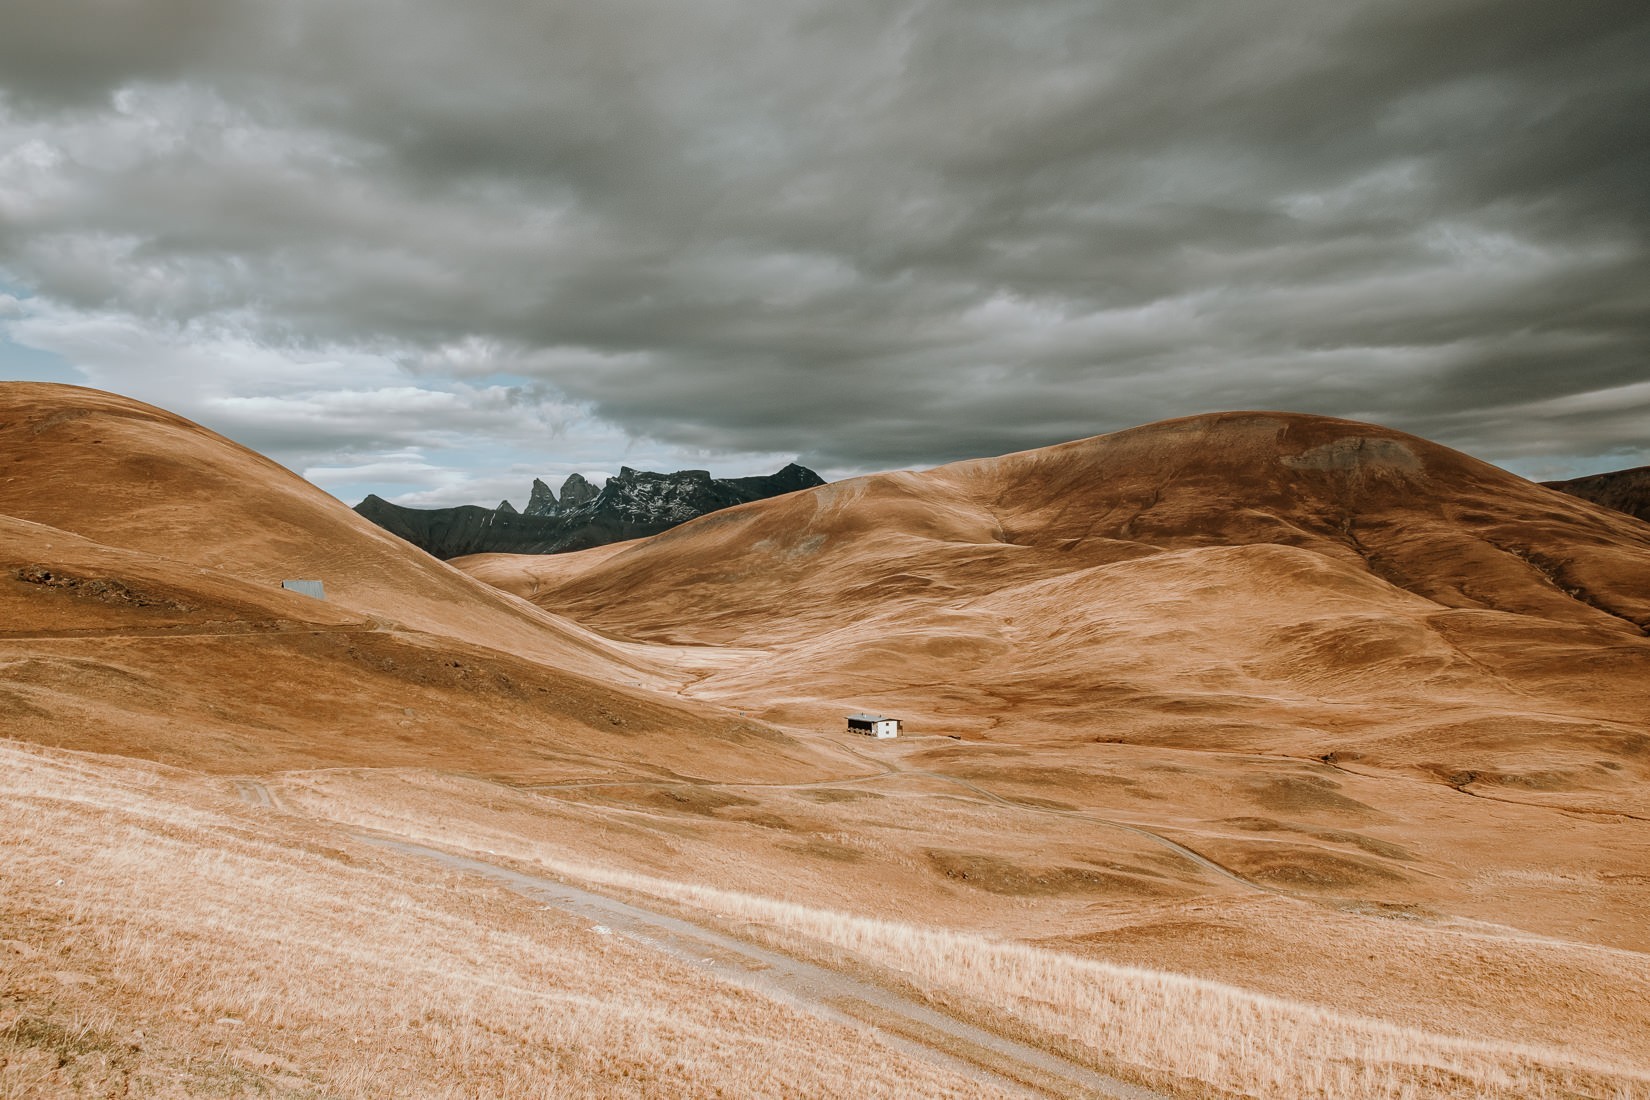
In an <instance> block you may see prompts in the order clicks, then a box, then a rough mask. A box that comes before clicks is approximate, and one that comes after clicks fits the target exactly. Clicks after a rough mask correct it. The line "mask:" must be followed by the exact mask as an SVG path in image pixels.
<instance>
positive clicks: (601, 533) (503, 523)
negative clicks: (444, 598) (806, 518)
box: [356, 462, 824, 558]
mask: <svg viewBox="0 0 1650 1100" xmlns="http://www.w3.org/2000/svg"><path fill="white" fill-rule="evenodd" d="M823 484H824V481H823V479H821V478H820V477H819V475H818V474H816V473H814V472H813V471H812V470H809V469H806V468H805V467H802V466H798V465H797V464H796V463H794V462H793V463H791V464H789V465H787V466H786V467H785V468H784V469H782V470H780V471H779V472H778V473H776V474H773V475H770V476H765V477H740V478H715V477H712V476H711V475H710V471H708V470H678V471H676V472H674V473H659V472H655V471H652V470H637V469H634V468H633V467H630V466H622V467H620V469H619V472H618V474H617V475H615V476H614V477H611V478H609V479H608V480H607V483H606V484H605V485H604V486H603V487H602V488H600V489H597V488H596V487H595V486H594V485H592V484H591V483H590V482H589V481H588V480H586V479H585V477H584V476H583V475H582V474H569V475H568V477H567V480H566V481H565V482H563V484H562V489H561V494H560V497H559V499H558V497H557V494H556V493H555V492H554V491H552V490H551V488H550V486H549V485H547V484H546V483H545V482H544V481H543V480H542V479H537V478H535V479H534V481H533V490H532V494H531V496H530V497H529V500H528V504H527V508H526V510H525V511H523V512H519V513H518V512H517V511H516V510H515V508H514V507H513V506H511V504H510V502H509V501H504V502H502V503H501V504H500V505H499V506H498V507H497V508H494V509H487V508H478V507H474V506H461V507H457V508H432V509H416V508H402V507H400V506H398V505H395V504H391V503H389V502H388V501H385V500H383V499H382V498H381V497H378V496H376V495H373V496H369V497H367V499H365V500H363V501H362V502H361V503H360V504H359V505H357V506H356V511H357V512H359V513H360V514H362V515H363V516H366V517H367V518H368V519H370V520H372V521H373V522H374V523H376V524H378V525H379V526H380V527H383V528H384V529H385V530H387V531H390V532H391V533H393V534H396V535H399V536H400V537H402V538H404V539H406V540H408V541H409V542H412V543H413V544H415V545H417V546H419V547H421V548H423V549H424V550H426V551H428V552H429V553H432V554H434V555H435V556H437V557H440V558H453V557H461V556H463V555H466V554H480V553H495V552H503V553H525V554H553V553H560V552H562V551H566V550H584V549H588V548H589V547H592V546H603V545H606V544H607V543H610V542H619V541H623V540H625V539H633V538H640V537H642V536H644V535H652V534H657V533H659V532H660V531H664V530H667V529H669V528H671V527H674V526H676V525H677V524H680V523H685V522H687V521H688V520H690V519H696V518H698V517H699V516H702V515H705V514H706V513H708V512H715V511H718V510H720V509H723V508H730V507H732V506H733V505H736V504H745V503H748V502H750V501H754V500H763V499H766V498H768V497H772V496H777V495H779V494H781V493H789V492H795V491H797V490H799V489H807V488H812V487H813V486H816V485H823Z"/></svg>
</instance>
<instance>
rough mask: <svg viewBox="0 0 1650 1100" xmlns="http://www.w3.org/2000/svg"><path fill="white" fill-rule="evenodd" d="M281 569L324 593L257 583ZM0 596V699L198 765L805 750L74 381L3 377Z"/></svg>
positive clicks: (551, 769) (28, 714) (44, 729)
mask: <svg viewBox="0 0 1650 1100" xmlns="http://www.w3.org/2000/svg"><path fill="white" fill-rule="evenodd" d="M297 578H302V579H319V580H321V581H323V582H324V584H325V588H326V594H327V599H326V600H325V601H324V602H323V601H318V600H314V599H311V598H309V597H307V596H302V595H298V594H296V593H293V592H288V591H285V590H283V589H281V588H280V587H279V583H280V581H282V580H283V579H297ZM0 609H3V610H4V612H5V616H4V619H3V620H0V621H3V623H4V625H3V626H0V663H3V665H4V667H5V669H6V676H5V679H4V681H3V682H0V713H3V714H4V715H5V716H6V719H7V722H6V728H7V732H8V733H9V734H10V735H13V736H27V737H30V738H33V739H38V740H41V741H44V742H46V743H48V744H55V745H62V746H66V747H73V748H87V749H94V750H98V751H113V752H119V753H124V754H130V755H136V756H145V757H150V758H156V759H162V760H166V761H169V762H173V763H180V764H187V765H189V766H192V767H198V768H203V769H207V770H212V771H219V772H222V771H231V772H233V771H260V770H267V769H269V768H272V767H277V766H318V765H323V764H360V763H371V764H374V765H378V766H384V765H388V764H393V763H404V764H414V763H417V764H433V763H437V762H442V761H445V762H446V763H447V764H449V765H450V766H454V767H461V768H464V769H466V770H479V771H483V772H492V773H497V774H511V775H517V776H521V775H543V774H556V773H557V770H558V768H565V767H566V766H568V763H567V762H568V761H574V762H577V766H578V767H586V768H587V767H589V766H590V765H589V763H588V761H589V760H591V759H595V760H597V761H599V762H600V765H599V766H601V767H620V766H621V765H620V763H619V762H620V761H624V760H630V761H635V762H638V766H640V767H641V768H642V769H643V770H644V771H646V772H648V773H651V772H652V771H653V770H655V769H658V768H669V767H672V766H680V767H682V768H684V769H687V770H688V771H690V772H691V771H692V770H693V768H694V767H695V766H696V765H697V766H707V761H708V760H709V759H712V758H707V756H706V754H705V753H704V752H703V751H702V749H701V748H700V747H699V746H698V745H697V742H698V740H699V739H700V738H701V737H707V738H710V739H711V740H712V741H714V742H716V743H717V744H720V745H722V746H724V747H726V748H727V750H728V754H727V759H728V761H731V762H734V763H735V764H736V765H737V766H739V767H749V768H753V769H756V770H757V771H758V772H761V771H763V770H764V769H772V770H775V771H777V772H780V773H784V772H786V771H787V769H795V768H796V767H799V766H803V765H801V764H800V762H801V761H802V760H804V759H806V757H807V756H808V754H807V752H805V751H804V750H802V749H800V748H799V747H798V746H796V745H794V744H793V743H790V742H789V741H788V739H787V738H785V737H784V735H782V734H779V733H776V732H774V731H772V730H769V729H766V728H762V727H758V726H756V725H755V724H752V723H743V724H742V723H738V722H733V723H730V722H729V721H728V720H727V718H726V716H725V715H722V714H720V713H713V712H706V711H704V710H703V709H702V708H698V707H695V706H693V705H691V704H685V703H682V702H679V701H672V700H669V699H666V698H663V697H661V696H659V695H658V694H657V693H655V692H652V691H649V690H647V688H646V687H644V685H654V686H660V685H667V684H669V683H671V682H673V680H672V676H673V675H674V674H672V673H669V672H667V671H663V670H661V669H660V668H659V667H658V666H657V665H656V664H655V663H653V662H651V661H650V660H649V659H648V658H647V657H646V656H645V654H642V653H641V652H640V651H639V650H637V649H636V648H634V647H631V648H630V649H628V650H626V649H621V648H620V647H616V646H613V645H611V644H609V643H607V642H606V641H604V640H603V639H601V638H599V637H597V636H595V635H593V634H591V633H590V632H589V631H588V630H585V629H583V628H581V627H578V626H575V625H573V624H571V623H569V622H567V621H565V620H563V619H560V618H558V617H556V616H554V615H551V614H548V613H546V612H544V611H542V610H540V609H538V608H536V607H533V606H531V605H530V604H528V603H526V602H524V601H521V600H518V599H515V598H513V597H510V596H507V595H504V594H502V593H500V592H498V591H497V590H495V589H493V588H491V587H488V586H486V585H483V584H480V583H478V582H476V581H474V580H472V579H471V578H469V577H467V576H465V575H464V574H462V573H460V572H458V571H457V570H454V569H451V568H449V567H447V566H445V565H442V564H440V563H439V562H436V561H434V560H432V559H430V558H429V557H427V556H426V555H424V554H422V553H420V552H419V551H417V550H416V549H414V548H412V547H410V546H408V545H407V544H406V543H404V542H402V541H401V540H399V539H397V538H395V537H393V536H391V535H389V534H387V533H385V532H384V531H381V530H380V529H378V528H377V527H375V526H373V525H372V524H371V523H369V522H368V521H367V520H365V519H362V518H361V517H359V516H357V515H355V514H354V513H353V512H351V511H350V510H349V509H348V508H347V507H345V506H343V505H342V504H340V503H339V502H338V501H336V500H334V499H333V498H332V497H330V496H328V495H327V494H325V493H323V492H321V491H320V490H319V489H316V488H315V487H313V486H311V485H309V484H308V483H307V482H305V481H303V479H301V478H299V477H297V476H296V475H294V474H292V473H291V472H290V471H287V470H285V469H283V468H282V467H280V466H278V465H277V464H275V463H273V462H271V461H269V460H268V459H266V458H264V457H262V456H260V455H258V454H255V453H253V452H252V451H249V450H247V449H245V448H243V447H240V446H238V445H236V444H234V443H231V442H230V441H228V440H226V439H224V438H222V437H221V436H217V435H215V434H213V433H212V432H209V431H207V430H206V429H204V428H201V427H200V426H198V425H195V424H192V423H190V422H188V421H185V420H183V419H181V418H179V417H177V416H174V415H172V414H170V413H167V412H164V411H162V410H159V409H155V408H153V407H150V406H147V405H143V404H141V403H139V402H136V401H132V400H129V399H126V398H121V397H116V396H114V395H110V394H104V393H99V392H95V391H91V390H84V389H78V388H75V387H68V386H57V385H46V384H27V383H6V384H3V385H0ZM710 766H716V765H710Z"/></svg>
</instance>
